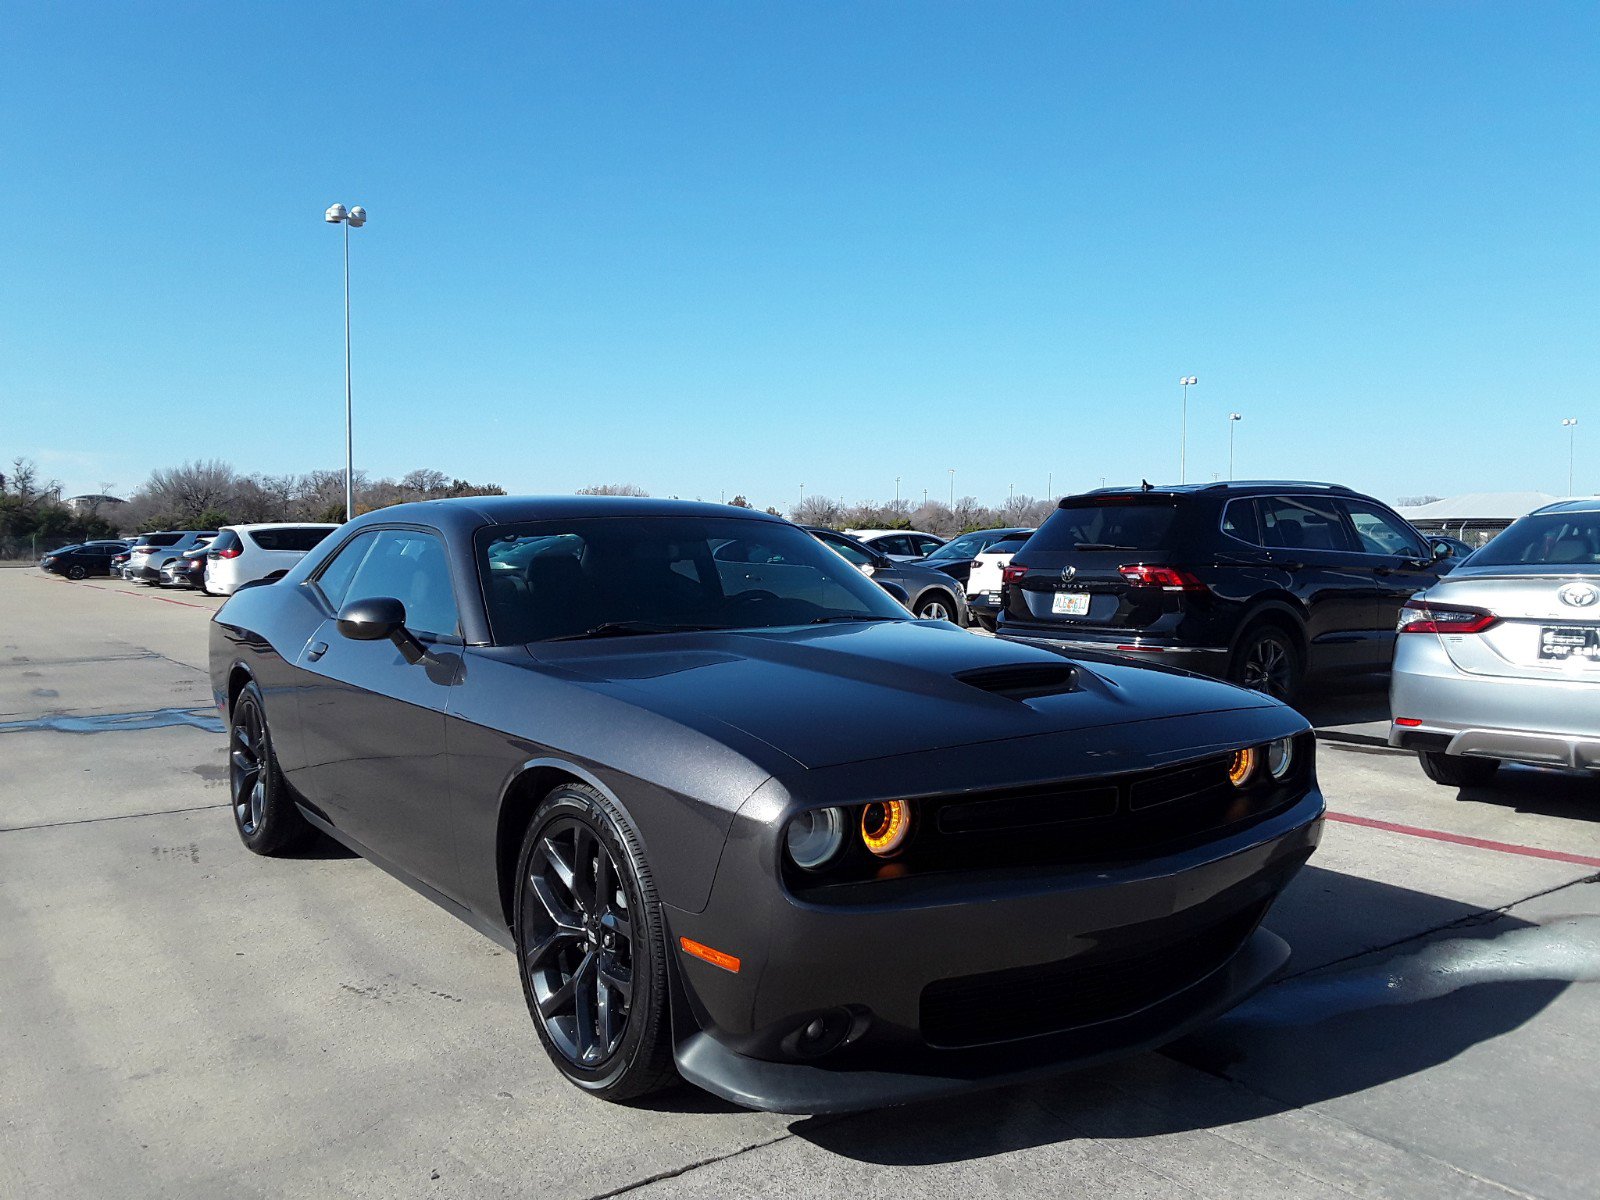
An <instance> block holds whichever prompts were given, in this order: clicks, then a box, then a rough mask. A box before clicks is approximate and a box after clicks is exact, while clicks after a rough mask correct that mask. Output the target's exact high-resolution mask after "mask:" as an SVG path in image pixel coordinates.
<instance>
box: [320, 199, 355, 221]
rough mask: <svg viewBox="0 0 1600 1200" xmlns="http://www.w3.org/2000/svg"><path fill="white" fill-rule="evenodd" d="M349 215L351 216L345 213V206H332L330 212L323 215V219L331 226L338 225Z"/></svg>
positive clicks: (329, 207)
mask: <svg viewBox="0 0 1600 1200" xmlns="http://www.w3.org/2000/svg"><path fill="white" fill-rule="evenodd" d="M349 215H350V214H349V213H347V212H346V211H345V208H344V205H342V204H330V205H329V206H328V211H327V212H325V213H323V214H322V219H323V220H324V221H326V222H327V223H328V224H329V225H337V224H338V223H339V222H340V221H343V220H344V219H345V218H346V217H348V216H349Z"/></svg>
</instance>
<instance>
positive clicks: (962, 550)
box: [921, 526, 1033, 591]
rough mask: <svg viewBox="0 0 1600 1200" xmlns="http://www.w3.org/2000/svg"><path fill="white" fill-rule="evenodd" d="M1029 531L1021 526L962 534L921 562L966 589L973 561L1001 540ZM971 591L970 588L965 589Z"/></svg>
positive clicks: (1030, 531) (1029, 530)
mask: <svg viewBox="0 0 1600 1200" xmlns="http://www.w3.org/2000/svg"><path fill="white" fill-rule="evenodd" d="M1032 532H1033V531H1032V530H1031V529H1024V528H1023V527H1021V526H1011V527H1005V528H1000V529H980V530H978V531H976V532H975V533H963V534H962V535H961V536H960V537H954V538H951V539H950V540H949V541H948V542H946V543H945V544H944V545H942V546H940V547H939V548H938V549H937V550H935V551H934V552H933V553H932V554H930V555H928V557H927V558H924V559H922V560H921V564H922V565H923V566H925V567H933V568H934V569H935V570H939V571H943V572H944V573H945V574H946V575H948V576H950V578H951V579H954V580H955V581H956V582H957V583H959V584H961V586H962V587H967V584H968V583H969V582H970V575H971V572H972V564H973V561H974V560H975V559H976V558H977V557H978V555H980V554H982V553H983V552H984V551H985V550H987V549H988V548H989V547H990V546H992V545H994V543H996V542H998V541H999V540H1000V539H1001V538H1007V537H1012V536H1014V535H1016V534H1019V533H1032ZM967 590H968V591H971V589H970V588H968V589H967Z"/></svg>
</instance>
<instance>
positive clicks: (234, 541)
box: [206, 529, 239, 554]
mask: <svg viewBox="0 0 1600 1200" xmlns="http://www.w3.org/2000/svg"><path fill="white" fill-rule="evenodd" d="M206 549H207V550H215V551H216V552H217V553H219V554H220V553H221V552H222V551H224V550H237V549H239V535H238V534H237V533H235V532H234V531H233V530H231V529H224V530H223V531H222V532H221V533H219V534H218V535H217V540H216V541H214V542H212V543H211V545H209V546H207V547H206Z"/></svg>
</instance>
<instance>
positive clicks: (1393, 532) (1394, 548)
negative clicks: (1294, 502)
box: [1340, 500, 1441, 667]
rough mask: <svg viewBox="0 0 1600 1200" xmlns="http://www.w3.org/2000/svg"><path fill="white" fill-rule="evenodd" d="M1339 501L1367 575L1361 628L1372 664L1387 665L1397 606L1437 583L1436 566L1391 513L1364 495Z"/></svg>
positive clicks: (1427, 551) (1407, 527)
mask: <svg viewBox="0 0 1600 1200" xmlns="http://www.w3.org/2000/svg"><path fill="white" fill-rule="evenodd" d="M1340 504H1341V506H1342V507H1343V508H1344V511H1345V514H1346V515H1347V516H1348V517H1349V519H1350V528H1351V532H1352V533H1353V535H1354V536H1355V539H1356V544H1357V546H1358V547H1359V548H1360V554H1359V556H1358V557H1359V560H1360V562H1361V565H1362V569H1363V570H1364V571H1365V572H1367V574H1368V590H1369V594H1370V595H1371V597H1372V599H1371V604H1370V607H1369V608H1368V610H1367V627H1368V629H1369V630H1370V631H1371V638H1370V649H1371V655H1372V659H1373V665H1375V666H1380V667H1387V666H1388V665H1389V663H1390V661H1391V660H1392V658H1393V656H1394V638H1395V625H1396V623H1397V622H1398V621H1399V618H1400V609H1401V607H1402V606H1403V605H1404V604H1405V602H1406V601H1407V600H1409V599H1411V597H1412V596H1414V595H1416V593H1417V592H1420V591H1421V590H1422V589H1423V588H1426V587H1431V586H1433V584H1435V583H1437V582H1438V580H1439V576H1440V574H1441V571H1440V569H1439V568H1438V566H1436V565H1435V563H1434V558H1433V550H1432V549H1431V547H1429V546H1428V544H1427V542H1426V541H1425V540H1424V539H1423V538H1422V536H1421V535H1420V534H1419V533H1417V532H1416V530H1414V529H1412V528H1411V526H1410V525H1408V524H1406V522H1405V521H1404V520H1402V519H1401V518H1400V517H1399V516H1398V515H1397V514H1395V513H1392V512H1390V511H1389V510H1388V509H1386V508H1384V507H1382V506H1381V505H1378V504H1374V503H1372V502H1371V501H1368V500H1342V501H1340Z"/></svg>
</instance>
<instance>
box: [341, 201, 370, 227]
mask: <svg viewBox="0 0 1600 1200" xmlns="http://www.w3.org/2000/svg"><path fill="white" fill-rule="evenodd" d="M346 219H347V220H348V221H349V222H350V228H351V229H360V228H361V227H362V226H363V225H365V224H366V223H367V210H366V209H364V208H362V207H361V205H359V204H358V205H356V206H355V207H354V208H352V209H351V210H350V215H349V217H347V218H346Z"/></svg>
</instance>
